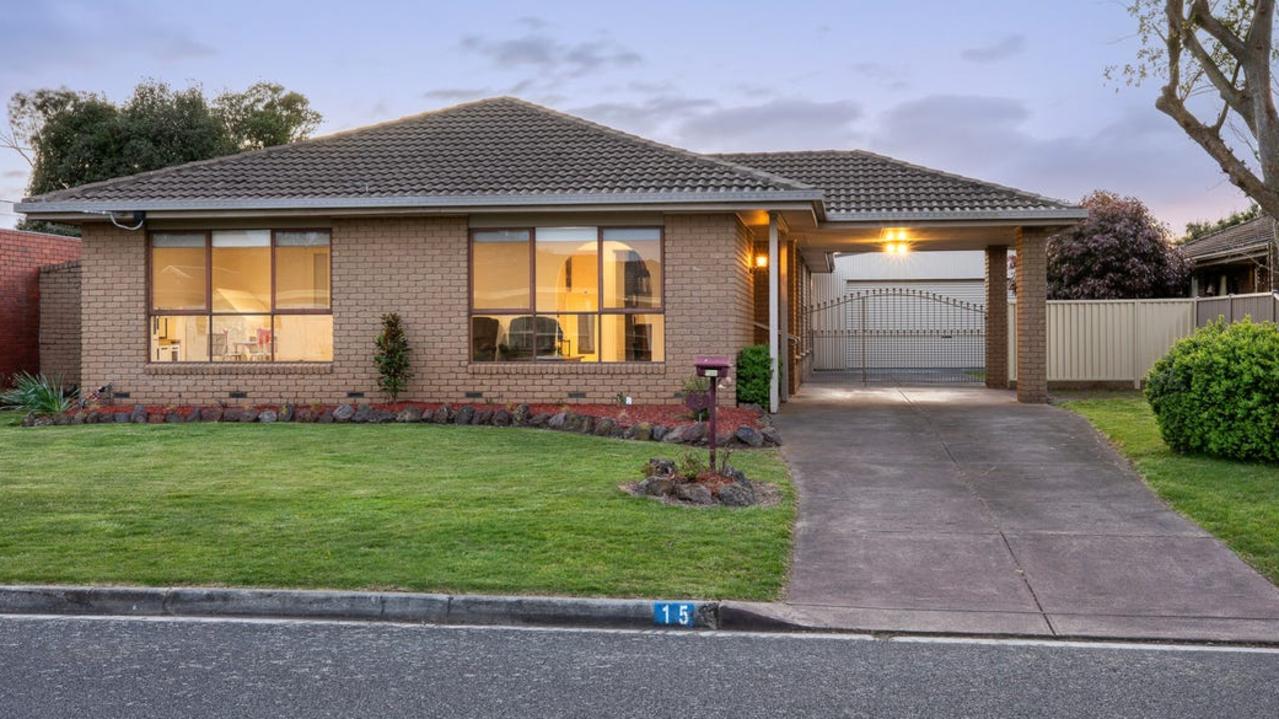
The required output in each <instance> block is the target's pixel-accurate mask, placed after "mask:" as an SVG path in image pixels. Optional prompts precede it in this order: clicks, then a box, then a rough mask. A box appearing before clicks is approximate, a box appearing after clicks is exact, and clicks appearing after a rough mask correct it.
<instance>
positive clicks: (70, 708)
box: [0, 616, 1279, 719]
mask: <svg viewBox="0 0 1279 719" xmlns="http://www.w3.org/2000/svg"><path fill="white" fill-rule="evenodd" d="M0 716H3V717H22V718H24V719H28V718H30V719H39V718H43V717H59V718H61V717H92V718H94V719H102V718H113V717H129V718H130V719H133V718H145V717H165V718H166V719H167V718H170V717H219V718H220V717H273V718H274V717H379V718H381V717H388V718H393V717H430V716H439V717H551V716H554V717H666V716H670V717H681V718H686V717H791V716H794V717H814V716H840V717H860V716H868V717H869V716H891V717H1048V716H1051V717H1091V718H1096V717H1160V718H1161V719H1171V718H1173V717H1273V716H1279V651H1274V650H1247V649H1228V648H1218V649H1208V648H1200V649H1178V648H1168V647H1150V646H1145V647H1143V646H1138V645H1078V644H1061V643H1057V644H1054V643H1050V642H1036V643H1030V642H1022V643H1018V642H997V641H989V642H981V641H971V640H963V641H961V640H954V641H939V640H903V639H895V640H882V639H871V638H867V637H852V636H838V635H777V634H730V633H723V632H712V633H695V634H686V633H667V632H656V631H653V632H635V631H629V632H628V631H599V630H558V629H511V628H465V627H432V626H412V625H392V624H359V623H354V622H349V623H348V622H288V621H253V620H237V621H223V620H217V621H214V620H192V619H140V618H139V619H128V618H94V617H85V618H71V617H19V616H0Z"/></svg>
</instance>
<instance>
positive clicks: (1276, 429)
mask: <svg viewBox="0 0 1279 719" xmlns="http://www.w3.org/2000/svg"><path fill="white" fill-rule="evenodd" d="M1146 399H1147V400H1148V401H1149V402H1150V406H1151V408H1152V409H1153V410H1154V412H1155V417H1156V419H1157V420H1158V422H1159V432H1160V434H1162V435H1163V438H1164V441H1165V442H1167V443H1168V446H1169V447H1171V448H1172V449H1174V450H1175V451H1177V452H1182V453H1202V454H1209V455H1213V456H1217V457H1226V458H1231V459H1242V460H1263V461H1268V462H1276V461H1279V328H1277V327H1276V326H1275V324H1274V323H1272V322H1265V323H1260V324H1258V323H1254V322H1251V321H1249V320H1244V321H1243V322H1236V323H1234V324H1230V325H1227V324H1224V323H1222V322H1217V323H1215V324H1211V325H1208V326H1206V327H1203V328H1201V329H1200V330H1199V331H1197V332H1195V333H1194V334H1193V335H1191V336H1189V337H1187V338H1185V339H1183V340H1181V341H1180V342H1178V343H1177V344H1175V345H1173V347H1172V349H1171V350H1169V352H1168V354H1167V355H1166V356H1164V357H1163V358H1162V359H1160V360H1159V361H1158V362H1156V363H1155V366H1154V367H1152V368H1151V370H1150V374H1149V375H1148V376H1147V377H1146Z"/></svg>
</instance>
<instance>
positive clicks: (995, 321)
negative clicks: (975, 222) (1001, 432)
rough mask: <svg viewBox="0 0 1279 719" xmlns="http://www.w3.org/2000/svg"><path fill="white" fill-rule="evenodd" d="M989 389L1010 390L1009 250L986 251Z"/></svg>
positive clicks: (991, 248) (996, 247)
mask: <svg viewBox="0 0 1279 719" xmlns="http://www.w3.org/2000/svg"><path fill="white" fill-rule="evenodd" d="M986 386H987V387H990V388H991V389H1008V246H1007V245H991V246H989V247H987V248H986Z"/></svg>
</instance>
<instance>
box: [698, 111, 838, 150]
mask: <svg viewBox="0 0 1279 719" xmlns="http://www.w3.org/2000/svg"><path fill="white" fill-rule="evenodd" d="M861 117H862V109H861V106H860V105H858V104H856V103H854V102H849V101H845V100H835V101H827V102H822V101H816V100H805V99H800V98H781V99H775V100H769V101H767V102H763V103H758V104H753V105H738V106H734V107H721V108H717V109H715V110H711V111H709V112H702V113H699V114H697V115H694V116H692V117H690V118H688V119H687V120H685V121H683V122H681V123H679V124H678V125H677V126H676V128H675V134H676V137H677V138H678V140H679V142H681V143H683V144H685V145H687V146H689V147H693V148H696V149H699V150H702V151H749V150H793V149H821V148H846V147H849V146H851V145H853V144H855V143H856V142H857V140H858V139H859V137H860V136H859V133H858V132H857V131H856V130H855V129H854V127H853V123H854V122H856V121H857V120H858V119H859V118H861Z"/></svg>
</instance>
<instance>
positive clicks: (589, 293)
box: [534, 227, 599, 312]
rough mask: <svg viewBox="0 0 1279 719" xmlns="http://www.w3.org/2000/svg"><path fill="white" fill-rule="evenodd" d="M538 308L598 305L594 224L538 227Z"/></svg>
mask: <svg viewBox="0 0 1279 719" xmlns="http://www.w3.org/2000/svg"><path fill="white" fill-rule="evenodd" d="M536 244H537V257H536V259H535V260H534V264H535V266H536V268H537V311H538V312H592V311H594V310H596V309H597V308H598V307H599V301H598V298H597V295H598V294H599V266H598V265H599V255H598V249H599V242H598V238H597V235H596V230H595V228H594V227H539V228H537V243H536Z"/></svg>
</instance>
